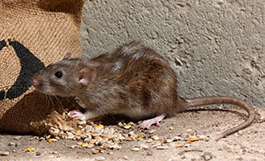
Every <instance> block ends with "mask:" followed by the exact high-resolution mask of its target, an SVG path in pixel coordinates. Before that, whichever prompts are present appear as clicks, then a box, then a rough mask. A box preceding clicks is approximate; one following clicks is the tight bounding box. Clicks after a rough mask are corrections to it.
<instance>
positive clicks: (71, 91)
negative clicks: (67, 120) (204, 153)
mask: <svg viewBox="0 0 265 161" xmlns="http://www.w3.org/2000/svg"><path fill="white" fill-rule="evenodd" d="M70 57H71V53H70V52H67V53H66V54H65V56H64V58H63V59H62V60H61V61H58V62H56V63H54V64H50V65H48V66H47V67H46V68H44V69H42V70H41V71H40V72H38V73H37V74H36V75H35V76H34V77H33V78H32V85H33V86H34V87H35V88H36V89H37V90H38V91H40V92H42V93H44V94H48V95H58V96H65V97H76V98H78V99H79V100H80V101H81V102H82V104H83V107H84V109H85V112H84V113H82V112H80V111H78V110H76V111H72V112H71V117H73V118H75V119H80V120H88V119H92V118H95V117H97V116H101V115H105V114H122V115H125V116H127V117H129V118H132V119H134V120H144V121H143V122H142V123H140V127H141V128H144V129H145V128H147V129H148V128H149V127H150V126H151V125H153V124H155V125H157V126H159V125H160V121H161V120H162V119H164V118H165V117H166V116H173V115H174V114H176V113H178V112H182V111H185V110H187V109H189V108H191V107H195V106H203V105H212V104H232V105H236V106H239V107H241V108H243V109H244V110H245V111H246V112H247V113H248V119H247V120H246V121H245V122H243V123H241V124H239V125H237V126H235V127H233V128H231V129H228V130H227V131H224V132H223V133H222V134H220V135H219V136H218V137H217V138H216V140H219V139H221V138H223V137H226V136H228V135H231V134H233V133H235V132H237V131H239V130H242V129H244V128H246V127H248V126H249V125H251V123H252V122H253V120H254V118H255V110H254V109H253V107H252V106H250V105H248V104H247V103H246V102H244V101H242V100H241V99H238V98H234V97H228V96H212V97H201V98H193V99H184V98H182V97H180V96H179V95H178V92H177V76H176V74H175V73H174V71H173V69H172V68H171V67H170V65H169V63H168V62H167V61H166V60H165V59H164V58H163V57H162V56H161V55H159V54H158V53H157V52H155V51H154V50H152V49H150V48H148V47H146V46H144V45H142V44H141V43H139V42H131V43H128V44H124V45H122V46H120V47H119V48H117V49H115V50H114V51H113V52H111V53H105V54H102V55H100V56H98V57H96V58H93V59H88V58H70Z"/></svg>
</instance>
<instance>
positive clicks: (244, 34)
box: [81, 0, 265, 106]
mask: <svg viewBox="0 0 265 161" xmlns="http://www.w3.org/2000/svg"><path fill="white" fill-rule="evenodd" d="M264 23H265V1H263V0H255V1H251V0H214V1H213V0H133V1H132V0H88V1H87V2H86V4H85V8H84V15H83V23H82V29H81V37H82V45H83V54H84V55H86V56H88V57H91V58H92V57H94V56H96V55H99V54H101V53H104V52H106V51H112V50H113V49H115V48H116V47H117V46H119V45H120V44H123V43H125V42H130V41H131V40H140V41H141V42H143V44H145V45H147V46H149V47H151V48H153V49H155V50H156V51H158V52H159V53H160V54H162V55H163V56H164V57H165V58H166V59H167V60H168V61H169V62H170V63H171V66H172V67H173V68H174V69H175V72H176V74H177V76H178V81H179V82H178V85H179V89H178V91H179V93H180V95H181V96H184V97H198V96H211V95H229V96H236V97H240V98H242V99H244V100H247V101H249V103H251V104H252V105H262V106H264V105H265V99H263V98H264V96H265V90H264V88H265V55H264V52H265V46H264V45H265V41H264V40H265V25H264Z"/></svg>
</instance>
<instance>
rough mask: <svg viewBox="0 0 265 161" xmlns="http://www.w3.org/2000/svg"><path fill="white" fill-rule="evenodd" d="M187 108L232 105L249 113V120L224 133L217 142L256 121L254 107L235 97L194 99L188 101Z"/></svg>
mask: <svg viewBox="0 0 265 161" xmlns="http://www.w3.org/2000/svg"><path fill="white" fill-rule="evenodd" d="M185 104H186V107H187V108H189V107H196V106H205V105H212V104H232V105H236V106H239V107H241V108H243V109H244V110H246V111H247V113H248V119H247V120H246V121H245V122H243V123H241V124H239V125H237V126H235V127H233V128H231V129H228V130H226V131H224V132H223V133H222V134H220V135H219V136H218V137H217V138H216V139H215V140H216V141H217V140H219V139H221V138H223V137H226V136H228V135H231V134H233V133H235V132H237V131H239V130H242V129H244V128H246V127H248V126H249V125H251V123H252V122H253V121H254V119H255V110H254V108H253V107H252V106H250V105H248V104H247V103H246V102H244V101H242V100H241V99H238V98H234V97H225V96H214V97H202V98H193V99H186V102H185Z"/></svg>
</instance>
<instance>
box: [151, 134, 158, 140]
mask: <svg viewBox="0 0 265 161" xmlns="http://www.w3.org/2000/svg"><path fill="white" fill-rule="evenodd" d="M151 138H152V139H153V140H159V137H158V136H156V135H154V136H152V137H151Z"/></svg>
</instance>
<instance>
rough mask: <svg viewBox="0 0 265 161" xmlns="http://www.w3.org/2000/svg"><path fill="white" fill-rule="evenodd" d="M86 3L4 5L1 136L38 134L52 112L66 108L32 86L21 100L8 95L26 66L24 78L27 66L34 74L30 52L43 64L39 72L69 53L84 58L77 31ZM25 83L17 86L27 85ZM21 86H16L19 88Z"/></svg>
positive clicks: (25, 0)
mask: <svg viewBox="0 0 265 161" xmlns="http://www.w3.org/2000/svg"><path fill="white" fill-rule="evenodd" d="M83 4H84V0H1V1H0V31H1V32H0V92H2V93H1V94H2V95H1V97H2V99H0V132H3V131H4V132H19V133H28V132H36V129H38V130H37V131H39V128H42V127H41V126H43V121H45V119H46V118H47V116H48V115H49V114H50V113H51V111H52V110H53V109H56V108H59V107H58V106H63V104H62V103H58V102H57V101H56V100H53V101H51V100H52V99H47V98H48V97H46V96H44V95H43V94H39V93H37V92H35V91H34V89H33V87H30V88H29V89H26V91H25V92H24V93H23V94H22V95H21V96H19V97H15V96H16V95H18V94H17V93H14V91H13V95H14V96H13V95H12V96H7V91H8V90H10V89H11V87H12V85H14V83H15V81H16V79H17V78H18V77H19V75H20V76H21V70H22V68H23V65H22V64H24V72H23V73H22V74H24V75H27V71H25V66H26V68H27V69H29V68H31V69H32V70H33V71H34V70H36V69H35V68H37V66H36V65H35V66H34V62H25V60H26V57H27V58H28V57H30V56H29V55H30V54H28V53H32V54H33V55H34V56H31V57H32V58H33V57H34V58H35V57H36V58H35V59H38V60H39V62H38V68H40V64H44V65H45V66H46V65H48V64H50V63H53V62H56V61H58V60H60V59H62V58H63V56H64V54H65V53H66V52H67V51H71V52H72V54H73V56H74V57H77V56H80V55H81V43H80V36H79V29H80V23H81V15H82V8H83ZM26 54H28V55H27V56H26ZM35 59H34V61H35ZM23 61H24V62H23ZM35 64H36V63H35ZM31 65H32V67H31ZM44 65H43V66H44ZM29 75H30V74H29ZM21 77H23V75H22V76H21ZM23 83H25V82H23V81H22V82H20V84H19V85H22V86H24V85H25V84H23ZM27 83H28V82H26V84H27ZM19 85H16V86H15V87H13V88H14V89H19V88H20V87H19ZM21 88H22V87H21ZM23 88H24V87H23ZM3 93H5V94H3ZM1 97H0V98H1ZM3 97H4V98H3ZM11 97H12V98H11ZM13 97H15V98H13ZM61 101H62V102H66V104H67V102H68V100H67V99H62V100H61Z"/></svg>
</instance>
